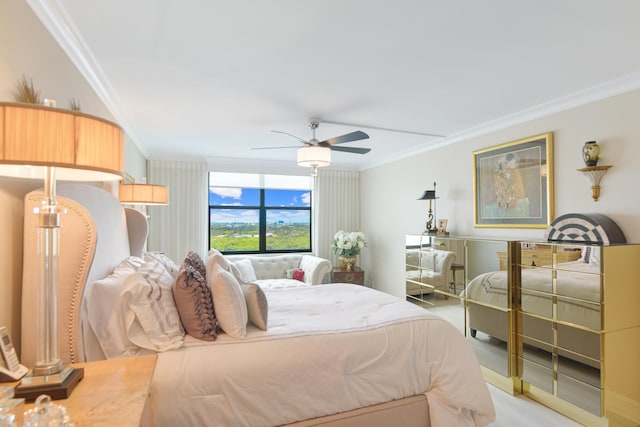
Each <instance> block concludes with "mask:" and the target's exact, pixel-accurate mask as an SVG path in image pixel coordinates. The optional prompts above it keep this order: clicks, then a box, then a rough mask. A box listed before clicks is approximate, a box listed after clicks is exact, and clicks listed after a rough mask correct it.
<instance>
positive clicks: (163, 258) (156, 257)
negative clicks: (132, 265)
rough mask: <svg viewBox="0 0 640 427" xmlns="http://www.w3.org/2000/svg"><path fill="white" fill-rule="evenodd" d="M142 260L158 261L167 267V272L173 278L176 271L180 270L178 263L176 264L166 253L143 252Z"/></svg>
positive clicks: (176, 273)
mask: <svg viewBox="0 0 640 427" xmlns="http://www.w3.org/2000/svg"><path fill="white" fill-rule="evenodd" d="M144 261H145V262H148V261H158V262H159V263H160V264H162V265H163V266H164V268H166V269H167V272H169V274H170V275H171V277H173V278H174V279H175V278H176V276H177V275H178V271H179V270H180V267H179V266H178V264H176V263H175V262H174V261H173V260H172V259H171V258H169V257H168V256H167V255H166V254H163V253H161V252H145V254H144Z"/></svg>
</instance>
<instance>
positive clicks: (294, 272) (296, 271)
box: [284, 268, 304, 282]
mask: <svg viewBox="0 0 640 427" xmlns="http://www.w3.org/2000/svg"><path fill="white" fill-rule="evenodd" d="M284 277H285V278H287V279H295V280H299V281H301V282H302V281H304V270H303V269H301V268H290V269H288V270H287V271H286V272H285V274H284Z"/></svg>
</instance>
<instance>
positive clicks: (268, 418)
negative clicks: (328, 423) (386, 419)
mask: <svg viewBox="0 0 640 427" xmlns="http://www.w3.org/2000/svg"><path fill="white" fill-rule="evenodd" d="M265 293H266V296H267V299H268V303H269V324H268V330H267V331H261V330H259V329H257V328H255V327H252V326H250V327H249V328H248V335H247V337H246V338H244V339H232V338H230V337H229V336H227V335H225V334H221V335H220V336H219V337H218V340H216V341H214V342H204V341H199V340H196V339H193V338H191V337H188V338H187V340H186V347H185V348H182V349H179V350H174V351H169V352H164V353H160V354H159V358H158V362H157V365H156V370H155V373H154V376H153V380H152V384H151V392H150V400H149V402H148V407H147V411H146V413H145V419H144V422H143V425H147V426H176V425H198V426H205V425H210V426H273V425H281V424H287V423H292V422H295V421H301V420H305V419H310V418H315V417H319V416H323V415H329V414H334V413H339V412H344V411H349V410H352V409H355V408H360V407H366V406H369V405H373V404H377V403H382V402H386V401H390V400H395V399H401V398H405V397H409V396H413V395H417V394H421V393H425V394H426V395H427V398H428V401H429V405H430V419H431V421H432V425H433V426H434V427H438V426H453V425H456V426H474V425H475V426H482V425H486V424H487V423H489V422H491V421H493V420H494V418H495V412H494V408H493V403H492V401H491V397H490V395H489V392H488V389H487V386H486V384H485V382H484V379H483V377H482V374H481V371H480V367H479V364H478V361H477V359H476V357H475V354H474V353H473V350H472V349H471V347H470V346H469V344H468V343H467V342H466V340H465V339H464V337H463V336H462V335H461V334H460V333H459V332H458V331H457V330H456V329H455V328H454V327H453V326H452V325H451V324H449V323H448V322H447V321H445V320H443V319H441V318H440V317H437V316H435V315H433V314H430V313H428V312H427V311H425V310H424V309H422V308H420V307H417V306H415V305H413V304H411V303H408V302H406V301H403V300H401V299H398V298H396V297H393V296H391V295H388V294H385V293H382V292H378V291H375V290H372V289H369V288H366V287H363V286H358V285H349V284H330V285H321V286H313V287H300V288H292V289H271V290H269V289H266V290H265Z"/></svg>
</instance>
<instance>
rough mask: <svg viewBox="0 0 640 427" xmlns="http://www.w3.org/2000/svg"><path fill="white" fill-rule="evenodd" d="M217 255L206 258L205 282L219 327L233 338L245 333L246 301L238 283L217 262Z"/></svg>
mask: <svg viewBox="0 0 640 427" xmlns="http://www.w3.org/2000/svg"><path fill="white" fill-rule="evenodd" d="M218 260H219V257H217V256H215V255H214V256H209V257H208V258H207V282H208V284H209V288H211V295H212V297H213V306H214V309H215V312H216V318H217V319H218V322H219V323H220V327H221V328H222V330H223V331H224V332H226V333H227V335H229V336H231V337H233V338H243V337H245V336H246V335H247V322H248V320H249V315H248V313H247V303H246V302H245V297H244V293H243V292H242V289H241V288H240V283H238V281H237V280H236V278H235V277H234V276H233V274H231V273H230V272H229V271H227V270H225V269H224V268H223V266H222V265H221V264H220V263H219V262H218Z"/></svg>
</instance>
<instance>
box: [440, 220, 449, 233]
mask: <svg viewBox="0 0 640 427" xmlns="http://www.w3.org/2000/svg"><path fill="white" fill-rule="evenodd" d="M448 222H449V220H447V219H440V220H439V221H438V233H437V234H438V236H448V235H449V232H448V231H447V223H448Z"/></svg>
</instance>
